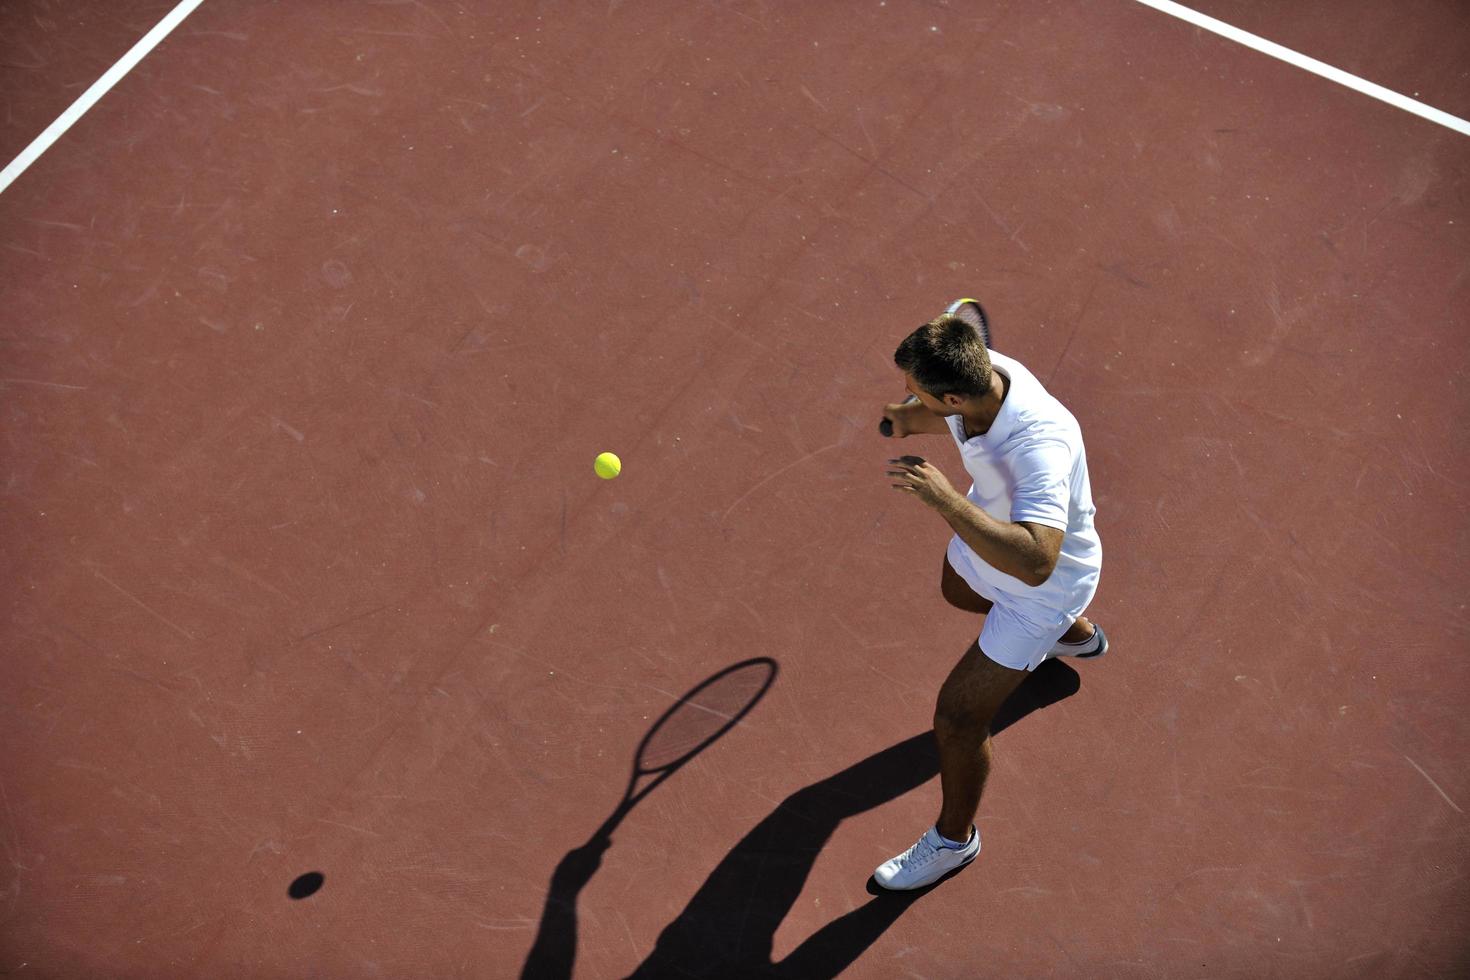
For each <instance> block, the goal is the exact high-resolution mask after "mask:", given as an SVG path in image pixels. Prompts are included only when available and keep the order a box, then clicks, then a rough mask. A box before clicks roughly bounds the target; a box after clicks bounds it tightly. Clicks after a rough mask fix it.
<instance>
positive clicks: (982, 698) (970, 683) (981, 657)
mask: <svg viewBox="0 0 1470 980" xmlns="http://www.w3.org/2000/svg"><path fill="white" fill-rule="evenodd" d="M1025 678H1026V671H1024V670H1012V669H1011V668H1009V667H1002V666H1001V665H1000V664H998V663H996V662H995V661H993V660H991V659H990V658H989V657H987V656H985V654H983V653H982V652H981V651H980V645H979V644H978V643H972V644H970V648H969V649H968V650H966V651H965V655H964V656H963V657H961V658H960V662H959V663H958V664H956V665H955V668H954V670H952V671H950V674H949V678H948V679H947V680H946V681H945V682H944V686H943V687H941V688H940V690H939V702H938V704H937V705H936V706H935V709H934V738H935V740H936V741H937V743H938V745H939V784H940V788H941V790H942V792H943V794H944V802H943V804H942V806H941V808H940V811H939V820H938V821H937V822H936V824H935V827H936V828H937V829H938V830H939V832H940V833H941V834H943V835H944V836H945V837H947V838H949V839H950V840H952V841H965V840H968V839H969V836H970V827H971V825H972V824H973V823H974V821H975V812H976V810H978V809H979V806H980V794H981V792H982V791H983V790H984V788H985V780H986V777H987V776H989V775H990V754H991V747H990V722H991V720H992V719H993V718H994V717H995V713H996V711H997V710H998V709H999V708H1000V706H1001V704H1003V703H1004V702H1005V699H1006V698H1008V697H1010V694H1011V692H1012V691H1014V690H1015V689H1016V687H1017V686H1018V685H1019V684H1020V683H1021V681H1023V680H1024V679H1025Z"/></svg>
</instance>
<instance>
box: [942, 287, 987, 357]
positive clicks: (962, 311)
mask: <svg viewBox="0 0 1470 980" xmlns="http://www.w3.org/2000/svg"><path fill="white" fill-rule="evenodd" d="M944 312H946V313H952V314H954V315H955V316H957V317H959V318H960V319H961V320H963V321H964V322H966V323H968V324H969V325H970V326H972V327H974V328H975V332H976V333H978V334H979V335H980V340H981V341H983V342H984V344H985V346H986V348H987V349H989V350H994V349H995V348H993V347H991V346H990V320H989V319H988V318H987V317H986V316H985V307H983V306H981V305H980V301H979V300H978V299H971V298H969V297H966V298H964V299H957V300H955V301H954V302H953V303H951V304H949V306H948V307H946V308H945V311H944Z"/></svg>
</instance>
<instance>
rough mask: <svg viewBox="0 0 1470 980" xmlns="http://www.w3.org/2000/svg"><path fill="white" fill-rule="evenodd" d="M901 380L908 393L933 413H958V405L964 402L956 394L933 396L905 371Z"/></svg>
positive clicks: (944, 414) (941, 414)
mask: <svg viewBox="0 0 1470 980" xmlns="http://www.w3.org/2000/svg"><path fill="white" fill-rule="evenodd" d="M903 381H904V386H905V387H906V388H908V390H909V394H911V395H913V396H915V397H916V398H918V399H919V404H921V405H923V406H924V407H925V408H927V409H928V410H929V411H931V412H933V413H934V414H935V415H939V416H950V415H958V414H960V406H962V405H963V404H964V403H965V399H963V398H961V397H959V396H958V395H945V396H944V398H943V399H939V398H935V397H934V396H933V395H931V394H929V393H928V392H927V391H925V390H924V389H923V388H920V387H919V383H918V382H917V381H915V380H914V376H913V375H912V374H907V373H905V374H904V376H903Z"/></svg>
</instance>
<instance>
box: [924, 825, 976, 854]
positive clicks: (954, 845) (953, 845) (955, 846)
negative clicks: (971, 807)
mask: <svg viewBox="0 0 1470 980" xmlns="http://www.w3.org/2000/svg"><path fill="white" fill-rule="evenodd" d="M934 832H935V833H936V834H939V828H938V827H935V828H934ZM974 837H975V828H974V827H971V828H970V836H969V837H966V838H965V839H964V841H962V842H961V841H952V840H950V839H949V838H948V837H946V836H944V835H943V834H939V842H940V843H941V844H943V845H944V846H945V847H947V848H949V849H950V850H952V851H963V850H964V849H965V848H966V847H968V846H969V844H970V841H971V840H972V839H974Z"/></svg>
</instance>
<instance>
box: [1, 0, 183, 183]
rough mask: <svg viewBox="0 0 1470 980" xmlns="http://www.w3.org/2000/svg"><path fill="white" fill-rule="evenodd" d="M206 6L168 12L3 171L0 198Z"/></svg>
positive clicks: (179, 6)
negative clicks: (150, 53) (115, 87)
mask: <svg viewBox="0 0 1470 980" xmlns="http://www.w3.org/2000/svg"><path fill="white" fill-rule="evenodd" d="M203 2H204V0H182V2H181V3H180V4H179V5H178V6H177V7H175V8H174V9H173V10H170V11H169V13H168V16H167V17H165V18H163V20H161V21H159V22H158V26H156V27H154V28H153V30H151V31H149V32H148V33H147V34H144V35H143V38H142V40H140V41H139V42H138V43H137V44H135V45H133V47H132V50H130V51H129V52H128V53H127V54H125V55H123V56H122V59H121V60H120V61H118V63H117V64H115V65H113V66H112V67H111V68H109V69H107V71H106V73H104V74H103V76H102V77H101V78H99V79H97V81H95V82H93V83H92V87H91V88H89V89H87V91H85V92H83V93H82V95H81V98H79V99H77V100H76V101H75V102H73V103H72V104H71V107H70V108H69V109H67V110H66V111H65V112H63V113H62V114H61V115H60V116H58V117H57V119H56V121H55V122H54V123H52V124H51V125H49V126H47V127H46V131H45V132H43V133H42V134H41V135H40V136H37V137H36V138H35V139H33V140H31V145H30V146H28V147H26V148H25V149H24V150H22V151H21V152H20V156H18V157H16V158H15V159H14V160H11V161H10V163H9V165H8V166H6V168H5V169H4V170H0V194H3V193H4V192H5V188H7V187H9V186H10V185H11V183H12V182H13V181H14V180H15V178H17V177H19V176H20V175H21V174H23V173H25V171H26V168H27V167H29V166H30V165H31V164H33V163H35V162H36V159H37V158H38V157H40V155H41V154H42V153H45V152H46V151H47V150H48V149H50V148H51V144H52V143H55V142H56V141H57V140H58V139H60V138H61V134H62V133H65V132H66V131H67V130H68V129H71V127H72V123H74V122H76V121H77V120H78V119H80V118H82V114H83V113H85V112H86V111H87V110H88V109H90V108H92V106H94V105H96V104H97V100H98V99H100V98H102V97H103V96H104V95H106V94H107V92H108V90H109V89H111V88H112V87H113V86H114V85H116V84H117V83H118V81H119V80H120V79H121V78H122V77H123V76H124V75H126V74H127V73H128V72H130V71H132V70H133V68H134V67H135V66H136V65H137V64H138V62H140V61H142V60H143V57H144V55H146V54H147V53H148V52H149V51H152V50H153V49H154V48H155V47H157V46H158V42H160V41H162V40H163V39H164V38H165V37H168V34H169V32H170V31H172V30H173V29H174V28H175V27H178V26H179V22H180V21H182V20H183V19H184V18H185V17H187V16H189V15H190V14H192V13H193V12H194V8H195V7H198V6H199V5H200V4H201V3H203Z"/></svg>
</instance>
